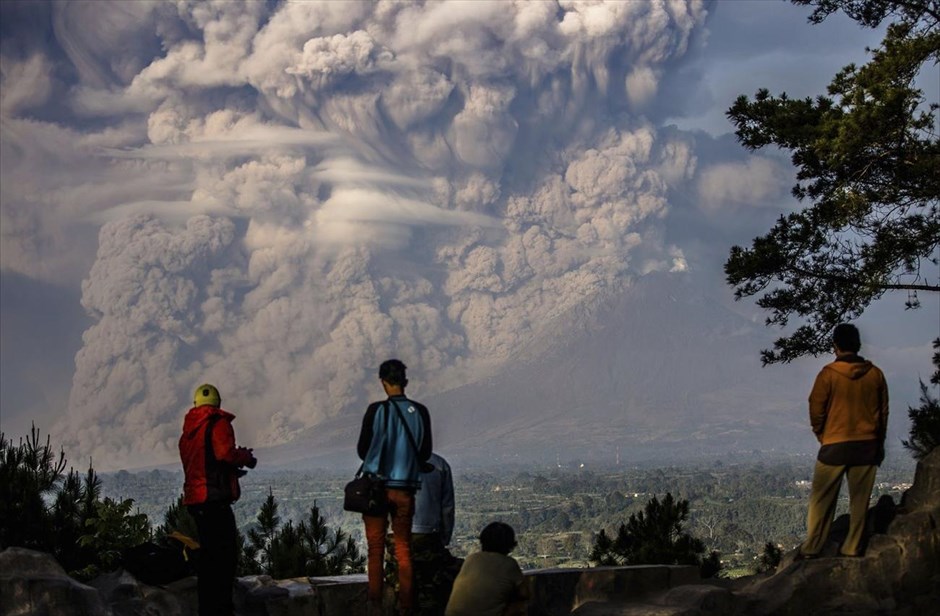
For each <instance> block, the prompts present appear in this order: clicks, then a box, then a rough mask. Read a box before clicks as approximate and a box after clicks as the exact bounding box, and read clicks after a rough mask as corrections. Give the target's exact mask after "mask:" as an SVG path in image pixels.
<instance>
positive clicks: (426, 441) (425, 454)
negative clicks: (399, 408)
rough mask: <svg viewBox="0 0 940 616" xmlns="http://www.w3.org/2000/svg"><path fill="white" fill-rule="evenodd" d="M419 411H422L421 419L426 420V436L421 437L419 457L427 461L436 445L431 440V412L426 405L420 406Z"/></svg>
mask: <svg viewBox="0 0 940 616" xmlns="http://www.w3.org/2000/svg"><path fill="white" fill-rule="evenodd" d="M418 412H419V413H421V420H422V421H423V422H424V436H423V437H422V439H421V447H419V448H418V459H419V460H421V462H427V461H428V460H429V459H430V458H431V452H432V451H433V447H434V444H433V442H432V441H431V414H430V413H428V409H427V407H426V406H424V405H421V406H419V407H418Z"/></svg>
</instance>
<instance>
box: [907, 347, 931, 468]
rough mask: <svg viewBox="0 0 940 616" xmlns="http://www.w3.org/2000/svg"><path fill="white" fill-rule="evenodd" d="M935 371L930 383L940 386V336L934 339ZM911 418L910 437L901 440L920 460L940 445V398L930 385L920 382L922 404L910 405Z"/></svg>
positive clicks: (909, 415)
mask: <svg viewBox="0 0 940 616" xmlns="http://www.w3.org/2000/svg"><path fill="white" fill-rule="evenodd" d="M933 348H934V354H933V365H934V373H933V375H932V376H931V377H930V383H931V384H932V385H935V386H940V338H937V339H936V340H934V341H933ZM907 415H908V417H910V419H911V432H910V439H909V440H906V441H901V442H902V443H903V444H904V447H906V448H907V449H908V451H910V452H911V454H912V455H913V456H914V458H915V459H917V460H920V459H922V458H924V457H925V456H926V455H927V454H928V453H930V452H931V451H933V450H934V449H936V448H937V447H940V398H938V397H937V396H936V395H935V394H931V392H930V387H929V386H928V385H927V384H926V383H924V382H923V381H921V382H920V406H919V407H916V408H915V407H908V410H907Z"/></svg>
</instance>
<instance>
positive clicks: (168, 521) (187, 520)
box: [153, 494, 199, 541]
mask: <svg viewBox="0 0 940 616" xmlns="http://www.w3.org/2000/svg"><path fill="white" fill-rule="evenodd" d="M174 531H176V532H180V533H182V534H184V535H186V536H187V537H191V538H193V539H196V538H197V537H199V531H198V529H197V528H196V520H194V519H193V516H191V515H189V510H187V509H186V506H185V505H183V495H182V494H180V495H179V497H178V498H177V499H176V502H174V503H173V504H172V505H170V507H169V508H168V509H167V510H166V513H164V514H163V524H161V525H160V526H158V527H157V528H156V529H154V531H153V536H154V539H156V540H157V541H162V540H163V539H165V538H166V536H167V535H169V534H171V533H173V532H174Z"/></svg>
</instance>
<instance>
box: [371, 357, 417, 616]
mask: <svg viewBox="0 0 940 616" xmlns="http://www.w3.org/2000/svg"><path fill="white" fill-rule="evenodd" d="M406 369H407V368H406V366H405V364H404V363H402V362H401V361H400V360H398V359H389V360H387V361H384V362H382V365H381V366H379V380H380V381H381V382H382V387H383V389H385V393H386V395H387V396H388V398H387V399H386V400H382V401H378V402H373V403H371V404H370V405H369V407H368V408H367V409H366V414H365V417H363V419H362V430H361V431H360V433H359V442H358V445H357V447H356V449H357V452H358V453H359V458H360V459H362V472H363V473H371V474H373V475H377V476H378V477H381V478H383V479H384V480H385V495H386V502H387V505H388V513H387V514H383V515H380V516H375V515H363V516H362V519H363V522H364V524H365V530H366V543H367V545H368V561H367V562H368V565H367V571H368V577H369V586H368V598H369V611H370V612H371V613H373V614H379V613H381V610H382V586H383V583H384V574H383V562H384V557H385V534H386V532H388V523H389V519H390V518H391V522H392V531H393V533H394V537H395V539H394V544H395V558H396V560H397V561H398V581H399V591H398V605H399V610H400V612H401V613H402V614H412V613H413V611H414V601H415V596H414V569H413V564H412V559H411V525H412V519H413V518H414V512H415V493H416V492H417V491H418V489H419V488H420V487H421V479H420V472H421V466H422V464H423V463H425V462H427V461H428V459H429V458H430V457H431V448H432V442H431V416H430V414H429V413H428V409H427V407H425V406H424V405H423V404H421V403H419V402H415V401H414V400H410V399H409V398H408V397H407V396H405V387H406V386H407V385H408V379H407V377H406V376H405V375H406Z"/></svg>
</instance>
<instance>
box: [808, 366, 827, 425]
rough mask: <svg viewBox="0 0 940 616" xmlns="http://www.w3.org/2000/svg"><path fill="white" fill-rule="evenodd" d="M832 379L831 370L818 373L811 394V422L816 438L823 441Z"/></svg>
mask: <svg viewBox="0 0 940 616" xmlns="http://www.w3.org/2000/svg"><path fill="white" fill-rule="evenodd" d="M831 390H832V381H831V380H830V377H829V371H828V370H827V369H825V368H823V369H822V370H820V371H819V374H818V375H816V382H815V383H813V390H812V391H811V392H810V394H809V423H810V425H811V426H812V427H813V433H814V434H815V435H816V439H817V440H819V442H822V435H823V430H824V429H825V427H826V415H827V414H828V411H829V398H830V396H831Z"/></svg>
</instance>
